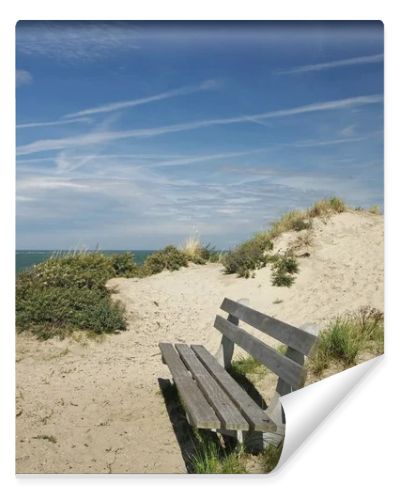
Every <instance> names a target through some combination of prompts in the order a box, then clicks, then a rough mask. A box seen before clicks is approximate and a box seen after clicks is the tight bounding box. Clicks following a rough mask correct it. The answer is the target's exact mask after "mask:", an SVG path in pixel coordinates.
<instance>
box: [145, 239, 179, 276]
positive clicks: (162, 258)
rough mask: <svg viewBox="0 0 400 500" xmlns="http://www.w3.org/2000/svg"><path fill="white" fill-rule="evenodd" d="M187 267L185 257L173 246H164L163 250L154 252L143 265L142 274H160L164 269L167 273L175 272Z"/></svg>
mask: <svg viewBox="0 0 400 500" xmlns="http://www.w3.org/2000/svg"><path fill="white" fill-rule="evenodd" d="M187 265H188V258H187V256H186V255H185V254H184V253H183V252H182V251H180V250H178V249H177V248H176V247H174V246H173V245H168V246H166V247H165V248H164V249H163V250H160V251H159V252H155V253H153V254H151V255H149V257H147V259H146V260H145V261H144V263H143V272H144V274H145V275H148V276H149V275H152V274H156V273H161V271H164V269H167V270H168V271H177V270H178V269H180V268H181V267H186V266H187Z"/></svg>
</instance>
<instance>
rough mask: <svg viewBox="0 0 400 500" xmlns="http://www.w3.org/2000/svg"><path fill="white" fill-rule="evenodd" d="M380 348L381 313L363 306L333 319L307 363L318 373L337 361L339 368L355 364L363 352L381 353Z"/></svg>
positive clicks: (382, 318)
mask: <svg viewBox="0 0 400 500" xmlns="http://www.w3.org/2000/svg"><path fill="white" fill-rule="evenodd" d="M383 350H384V316H383V313H382V312H381V311H378V310H377V309H374V308H371V307H364V308H361V309H359V310H358V311H357V312H355V313H352V314H347V315H344V316H340V317H338V318H336V319H335V320H334V321H333V322H332V323H330V324H329V325H328V326H327V327H326V328H325V329H324V330H323V331H322V332H321V334H320V336H319V343H318V346H317V348H316V350H315V352H314V353H313V354H312V356H311V357H310V358H309V362H308V366H309V369H310V371H311V372H312V373H313V374H315V375H317V376H318V375H321V374H322V373H323V372H324V370H326V369H328V368H330V366H332V365H333V364H338V365H339V367H340V368H342V369H344V368H348V367H350V366H353V365H355V364H357V360H358V358H359V356H360V355H361V354H362V353H364V352H370V353H372V354H382V353H383Z"/></svg>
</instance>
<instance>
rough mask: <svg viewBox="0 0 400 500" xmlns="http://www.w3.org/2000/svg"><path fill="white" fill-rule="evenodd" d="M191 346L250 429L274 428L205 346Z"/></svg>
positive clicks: (272, 429) (268, 429) (271, 429)
mask: <svg viewBox="0 0 400 500" xmlns="http://www.w3.org/2000/svg"><path fill="white" fill-rule="evenodd" d="M191 348H192V350H193V351H194V352H195V354H196V355H197V356H198V358H199V359H200V360H201V362H202V363H203V364H204V366H205V367H206V369H207V370H208V371H209V372H210V374H211V375H212V376H213V377H214V378H215V380H216V381H217V382H218V384H219V385H220V386H221V387H222V389H223V390H224V391H225V392H226V393H227V394H228V395H229V397H230V398H231V400H232V401H233V403H234V404H235V405H236V406H237V408H238V409H239V411H240V412H241V413H242V415H243V416H244V417H245V418H246V420H247V421H248V422H249V424H250V429H251V430H255V431H264V432H267V431H275V430H276V425H275V424H274V423H273V422H272V420H270V418H269V417H268V416H267V414H266V413H265V412H264V411H263V410H262V409H261V408H260V407H259V406H258V405H257V403H256V402H255V401H253V399H251V397H250V396H249V395H248V394H247V392H246V391H245V390H244V389H242V387H240V385H239V384H238V383H237V382H236V381H235V380H234V379H233V378H232V377H231V376H230V375H229V373H228V372H227V371H226V370H225V369H224V368H223V367H222V366H221V365H220V364H219V363H218V361H217V360H216V358H215V357H214V356H213V355H212V354H211V353H210V352H209V351H207V349H206V348H205V347H203V346H202V345H192V346H191Z"/></svg>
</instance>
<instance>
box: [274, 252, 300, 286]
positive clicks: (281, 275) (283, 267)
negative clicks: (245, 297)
mask: <svg viewBox="0 0 400 500" xmlns="http://www.w3.org/2000/svg"><path fill="white" fill-rule="evenodd" d="M271 260H272V284H273V285H274V286H286V287H290V286H292V285H293V283H294V281H295V278H294V276H293V274H295V273H297V272H298V271H299V266H298V264H297V261H296V258H295V256H294V255H293V253H292V252H290V251H288V252H285V253H284V254H283V255H279V254H276V255H274V256H273V258H272V259H271Z"/></svg>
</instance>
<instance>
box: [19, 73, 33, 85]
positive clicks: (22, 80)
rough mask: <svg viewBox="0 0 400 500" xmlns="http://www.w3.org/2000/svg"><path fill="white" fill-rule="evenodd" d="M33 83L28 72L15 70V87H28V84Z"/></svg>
mask: <svg viewBox="0 0 400 500" xmlns="http://www.w3.org/2000/svg"><path fill="white" fill-rule="evenodd" d="M32 82H33V78H32V75H31V74H30V73H29V71H26V70H25V69H17V70H16V72H15V84H16V86H17V87H20V86H21V85H29V84H30V83H32Z"/></svg>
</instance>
